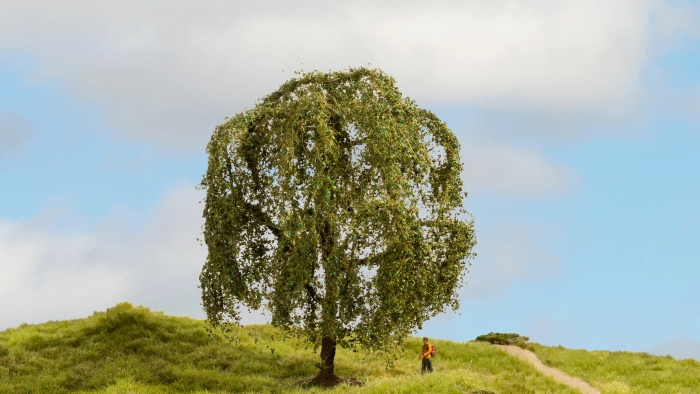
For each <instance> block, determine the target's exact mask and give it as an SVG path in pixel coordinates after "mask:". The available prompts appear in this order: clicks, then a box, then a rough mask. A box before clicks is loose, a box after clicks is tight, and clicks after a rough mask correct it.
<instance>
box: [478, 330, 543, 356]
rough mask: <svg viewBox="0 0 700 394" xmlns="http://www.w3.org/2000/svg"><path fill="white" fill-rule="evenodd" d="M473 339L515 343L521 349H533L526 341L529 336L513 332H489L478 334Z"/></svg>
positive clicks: (494, 342)
mask: <svg viewBox="0 0 700 394" xmlns="http://www.w3.org/2000/svg"><path fill="white" fill-rule="evenodd" d="M475 340H476V341H479V342H488V343H490V344H493V345H515V346H518V347H521V348H523V349H527V350H530V351H533V352H534V351H535V348H534V347H533V345H532V344H531V343H528V341H529V340H530V338H528V337H526V336H521V335H519V334H515V333H500V332H490V333H488V334H485V335H479V336H478V337H476V339H475Z"/></svg>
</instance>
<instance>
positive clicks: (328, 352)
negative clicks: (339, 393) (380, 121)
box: [311, 336, 342, 387]
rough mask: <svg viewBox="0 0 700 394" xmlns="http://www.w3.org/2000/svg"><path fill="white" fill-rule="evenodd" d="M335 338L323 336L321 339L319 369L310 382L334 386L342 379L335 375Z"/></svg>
mask: <svg viewBox="0 0 700 394" xmlns="http://www.w3.org/2000/svg"><path fill="white" fill-rule="evenodd" d="M335 347H336V342H335V339H333V338H331V337H326V336H324V337H323V339H321V370H320V371H319V372H318V375H316V376H315V377H314V378H313V379H312V380H311V383H312V384H317V385H319V386H325V387H330V386H335V385H336V384H338V383H340V382H341V381H342V380H341V379H340V378H338V377H337V376H335V364H334V360H335Z"/></svg>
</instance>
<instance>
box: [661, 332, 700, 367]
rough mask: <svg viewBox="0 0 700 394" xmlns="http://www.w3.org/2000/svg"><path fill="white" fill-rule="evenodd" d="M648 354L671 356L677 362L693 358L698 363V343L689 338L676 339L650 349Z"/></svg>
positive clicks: (699, 347) (699, 343) (699, 344)
mask: <svg viewBox="0 0 700 394" xmlns="http://www.w3.org/2000/svg"><path fill="white" fill-rule="evenodd" d="M649 353H651V354H656V355H659V356H665V355H671V356H673V357H674V358H676V359H678V360H683V359H686V358H694V359H695V360H698V361H700V342H698V341H696V340H695V339H692V338H690V337H677V338H673V339H670V340H668V341H665V342H662V343H660V344H658V345H656V346H653V347H651V348H650V349H649Z"/></svg>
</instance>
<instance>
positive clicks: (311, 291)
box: [304, 283, 321, 304]
mask: <svg viewBox="0 0 700 394" xmlns="http://www.w3.org/2000/svg"><path fill="white" fill-rule="evenodd" d="M304 288H305V289H306V292H307V293H309V296H310V297H311V299H312V300H314V301H315V302H316V303H317V304H321V300H320V299H319V298H318V294H317V293H316V289H314V287H313V286H311V283H307V284H305V285H304Z"/></svg>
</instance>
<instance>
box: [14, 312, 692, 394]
mask: <svg viewBox="0 0 700 394" xmlns="http://www.w3.org/2000/svg"><path fill="white" fill-rule="evenodd" d="M433 342H434V343H435V345H436V347H437V348H438V349H439V351H438V355H437V356H436V358H435V364H434V365H435V373H433V374H429V375H425V376H421V375H420V361H419V360H417V358H416V356H417V354H418V352H419V350H420V345H421V343H420V339H419V338H411V339H409V340H408V341H407V342H406V343H405V347H404V348H403V349H402V352H399V353H398V354H397V357H398V358H397V359H396V360H395V362H394V367H393V368H387V367H386V361H385V360H384V359H382V358H381V357H379V356H377V355H372V354H362V353H359V352H352V351H348V350H346V349H339V350H338V353H337V356H336V359H335V364H336V374H337V375H339V376H341V377H349V376H353V377H356V378H358V379H359V380H361V381H362V382H364V385H363V386H361V387H356V386H348V385H346V384H341V385H338V386H336V387H334V388H333V389H324V388H320V387H304V386H303V385H302V383H303V382H304V381H305V380H306V379H308V378H310V377H312V376H314V375H315V374H316V373H317V372H318V369H317V367H315V365H316V364H317V363H318V352H316V351H314V350H313V349H312V348H309V347H308V346H306V344H305V343H304V342H303V341H302V340H298V339H295V338H290V337H285V335H284V333H283V332H282V331H279V330H277V329H275V328H273V327H271V326H269V325H250V326H244V327H242V328H241V329H240V330H239V331H238V335H236V337H235V338H233V339H232V340H226V339H223V338H217V337H215V336H211V335H209V334H208V333H207V330H206V329H205V323H204V322H203V321H200V320H196V319H191V318H184V317H174V316H167V315H164V314H162V313H159V312H152V311H150V310H149V309H148V308H145V307H134V306H132V305H131V304H128V303H122V304H119V305H117V306H115V307H113V308H109V309H107V311H105V312H96V313H94V314H93V315H92V316H90V317H87V318H84V319H77V320H69V321H55V322H48V323H44V324H36V325H21V326H19V327H16V328H12V329H8V330H5V331H3V332H0V392H2V393H205V392H206V393H227V392H284V393H302V392H304V393H314V392H329V393H330V392H358V393H359V392H363V393H364V392H366V393H480V394H486V393H503V394H505V393H578V392H579V391H578V390H575V389H572V388H570V387H568V386H566V385H563V384H560V383H557V382H556V381H554V380H553V379H552V378H549V377H547V376H545V375H543V374H541V373H540V372H538V371H537V370H536V369H535V368H534V367H533V366H532V365H530V364H529V363H527V362H524V361H521V360H520V359H518V358H516V357H513V356H511V355H509V354H507V353H505V352H503V351H501V350H500V349H498V348H497V347H496V346H494V345H490V344H488V343H485V342H475V341H470V342H462V343H460V342H453V341H446V340H439V339H438V340H434V341H433ZM530 346H532V348H534V350H535V353H536V355H537V357H539V359H540V360H542V362H543V363H544V364H545V365H549V366H552V367H555V368H557V369H559V370H561V371H563V372H564V373H566V374H569V375H570V376H573V377H579V378H581V379H583V380H585V381H587V382H589V383H590V384H591V385H592V386H593V387H595V388H597V389H599V390H600V392H601V393H697V392H700V363H698V362H697V361H695V360H692V359H688V360H675V359H673V358H672V357H657V356H651V355H649V354H646V353H631V352H607V351H586V350H572V349H566V348H563V347H548V346H542V345H539V344H532V343H528V344H527V347H530Z"/></svg>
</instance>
